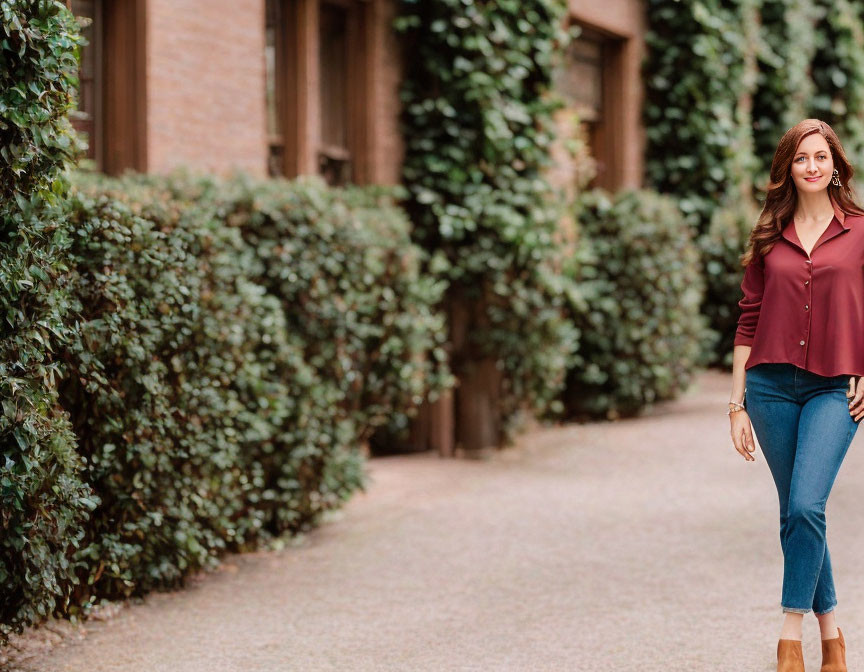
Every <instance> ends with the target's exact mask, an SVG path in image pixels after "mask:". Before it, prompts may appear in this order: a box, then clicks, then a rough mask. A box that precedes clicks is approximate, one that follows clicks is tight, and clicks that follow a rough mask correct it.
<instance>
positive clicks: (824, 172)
mask: <svg viewBox="0 0 864 672" xmlns="http://www.w3.org/2000/svg"><path fill="white" fill-rule="evenodd" d="M833 171H834V159H833V157H832V156H831V150H830V149H829V148H828V141H827V140H825V138H824V137H823V136H822V134H821V133H811V134H810V135H808V136H807V137H806V138H804V139H803V140H801V142H799V143H798V149H797V150H795V156H793V157H792V179H793V180H794V181H795V186H796V187H797V188H798V191H811V192H816V191H821V190H822V189H827V188H828V183H829V181H830V180H831V174H832V172H833Z"/></svg>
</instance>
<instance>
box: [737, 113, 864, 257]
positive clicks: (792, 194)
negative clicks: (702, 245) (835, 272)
mask: <svg viewBox="0 0 864 672" xmlns="http://www.w3.org/2000/svg"><path fill="white" fill-rule="evenodd" d="M813 133H820V134H821V135H822V137H823V138H825V140H826V141H827V142H828V147H829V149H830V150H831V156H832V158H833V159H834V168H836V169H837V173H838V178H839V179H840V184H841V186H839V187H836V186H834V185H833V184H831V183H830V182H829V183H828V197H829V198H830V199H831V200H832V201H833V202H834V203H836V204H837V206H838V207H839V208H840V210H842V211H843V212H845V213H847V214H856V215H864V210H862V209H861V206H859V205H858V204H857V202H856V197H855V193H854V190H853V189H852V188H851V187H850V186H849V182H850V180H851V179H852V176H853V175H854V174H855V171H854V169H853V168H852V165H851V164H850V163H849V159H847V158H846V152H845V151H844V150H843V146H842V145H841V144H840V140H839V138H838V137H837V134H836V133H835V132H834V129H833V128H831V126H829V125H828V124H826V123H825V122H824V121H820V120H819V119H804V120H803V121H800V122H798V123H797V124H795V125H794V126H793V127H792V128H790V129H789V130H788V131H786V132H785V133H784V134H783V137H782V138H780V142H779V143H778V145H777V151H776V152H774V160H773V161H772V162H771V172H770V174H769V180H768V186H767V187H766V189H765V191H766V198H765V205H764V206H763V207H762V212H761V214H760V215H759V221H758V222H756V226H754V227H753V230H752V231H750V241H749V245H748V247H747V251H746V252H745V253H744V254H743V255H742V256H741V265H742V266H747V265H748V264H749V263H750V262H751V261H753V259H754V258H756V257H757V256H758V257H764V256H765V255H766V254H768V252H770V251H771V248H772V247H774V243H775V242H777V240H779V238H780V234H781V232H782V231H783V227H784V226H785V224H786V223H787V222H789V221H790V220H791V219H792V216H793V214H794V213H795V208H796V207H797V205H798V189H797V187H796V186H795V182H794V180H793V179H792V174H791V168H792V159H793V157H794V156H795V152H796V150H797V149H798V144H799V143H800V142H801V140H803V139H804V138H806V137H807V136H808V135H811V134H813Z"/></svg>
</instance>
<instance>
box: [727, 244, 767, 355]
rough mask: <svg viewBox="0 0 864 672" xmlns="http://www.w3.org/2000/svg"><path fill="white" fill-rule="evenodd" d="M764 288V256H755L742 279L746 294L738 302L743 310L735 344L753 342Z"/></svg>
mask: <svg viewBox="0 0 864 672" xmlns="http://www.w3.org/2000/svg"><path fill="white" fill-rule="evenodd" d="M764 289H765V266H764V260H763V258H762V257H761V256H759V257H758V259H757V258H754V259H753V261H751V262H750V263H749V264H748V265H747V268H745V269H744V279H743V280H742V281H741V291H742V292H743V293H744V296H743V298H742V299H741V300H740V301H739V302H738V307H739V308H740V309H741V312H740V315H739V317H738V329H737V330H736V331H735V341H734V344H735V345H752V344H753V337H754V336H755V335H756V324H757V323H758V322H759V310H760V309H761V307H762V293H763V291H764Z"/></svg>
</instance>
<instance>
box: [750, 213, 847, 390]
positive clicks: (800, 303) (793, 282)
mask: <svg viewBox="0 0 864 672" xmlns="http://www.w3.org/2000/svg"><path fill="white" fill-rule="evenodd" d="M832 203H833V200H832ZM781 235H782V237H781V238H780V239H778V240H777V242H776V243H774V246H773V247H772V248H771V250H770V252H768V254H766V255H765V256H764V257H763V258H758V257H754V260H753V262H752V263H750V264H749V265H748V266H747V268H746V269H745V270H744V279H743V281H742V282H741V291H742V292H743V293H744V297H743V298H742V299H741V300H740V301H739V302H738V307H739V308H740V309H741V313H740V317H739V318H738V329H737V331H736V332H735V341H734V343H735V345H750V346H752V349H751V350H750V357H749V358H748V359H747V363H746V364H745V366H744V368H745V369H749V368H750V367H752V366H755V365H756V364H761V363H762V362H787V363H790V364H794V365H795V366H798V367H800V368H802V369H807V370H808V371H811V372H813V373H816V374H818V375H820V376H839V375H843V374H845V375H864V216H861V215H853V214H846V213H844V212H843V211H842V210H840V209H839V207H838V206H837V204H836V203H834V218H833V219H832V220H831V223H830V224H829V225H828V228H827V229H825V231H824V232H823V233H822V235H821V236H820V237H819V240H817V241H816V244H815V245H814V246H813V249H812V250H811V252H810V256H808V255H807V252H806V251H805V250H804V248H803V247H802V246H801V242H800V240H799V239H798V235H797V234H796V232H795V226H794V224H793V222H792V220H791V219H790V221H789V223H787V224H786V225H785V226H784V227H783V231H782V234H781Z"/></svg>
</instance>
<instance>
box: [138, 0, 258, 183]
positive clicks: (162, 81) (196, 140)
mask: <svg viewBox="0 0 864 672" xmlns="http://www.w3.org/2000/svg"><path fill="white" fill-rule="evenodd" d="M264 76H265V74H264V0H148V3H147V152H148V169H149V170H150V171H151V172H166V171H168V170H170V169H172V168H174V167H176V166H181V165H185V166H189V167H191V168H193V169H195V170H198V171H207V172H213V173H227V172H229V171H230V170H231V169H232V168H234V167H237V168H241V169H243V170H246V171H248V172H250V173H252V174H255V175H265V174H266V171H267V165H266V157H267V136H266V125H265V124H266V119H265V99H264Z"/></svg>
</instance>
